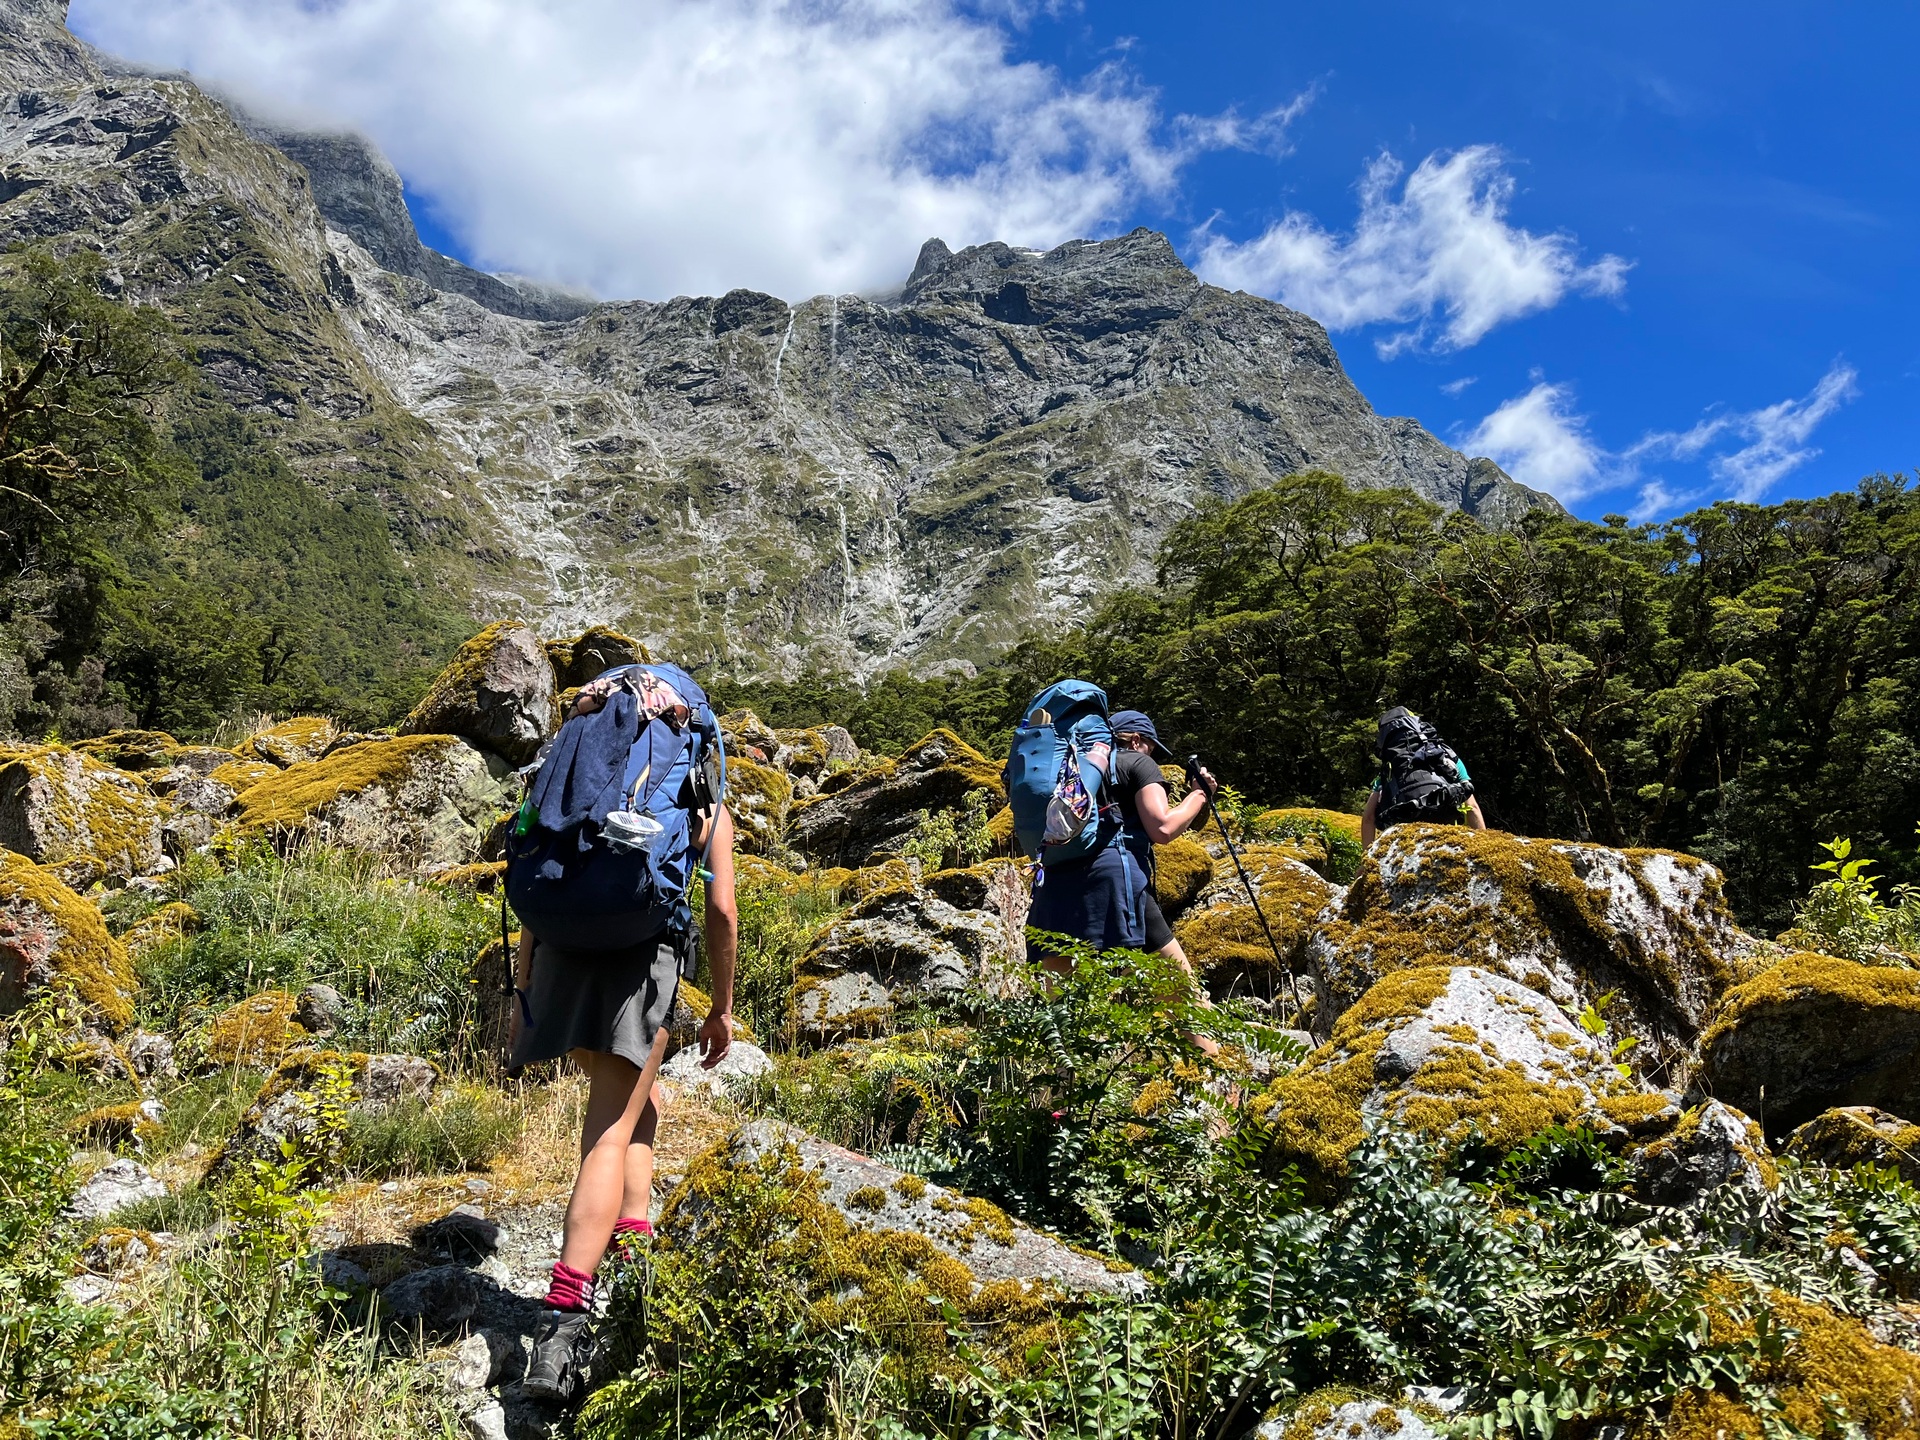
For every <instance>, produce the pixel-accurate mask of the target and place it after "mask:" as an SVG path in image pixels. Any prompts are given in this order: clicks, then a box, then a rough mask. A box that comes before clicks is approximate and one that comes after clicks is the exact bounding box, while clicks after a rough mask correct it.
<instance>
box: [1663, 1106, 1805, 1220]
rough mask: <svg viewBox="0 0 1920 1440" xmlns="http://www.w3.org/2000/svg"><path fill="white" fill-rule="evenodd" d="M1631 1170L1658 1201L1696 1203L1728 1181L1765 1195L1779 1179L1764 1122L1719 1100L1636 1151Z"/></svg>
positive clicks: (1682, 1120)
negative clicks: (1761, 1130) (1761, 1125)
mask: <svg viewBox="0 0 1920 1440" xmlns="http://www.w3.org/2000/svg"><path fill="white" fill-rule="evenodd" d="M1633 1169H1634V1173H1635V1177H1636V1180H1637V1183H1638V1188H1639V1190H1640V1192H1641V1194H1643V1195H1644V1196H1646V1198H1647V1199H1649V1200H1651V1201H1653V1202H1654V1204H1656V1205H1675V1206H1691V1205H1698V1204H1700V1203H1702V1202H1703V1201H1705V1200H1706V1199H1707V1198H1708V1197H1710V1196H1712V1195H1714V1194H1715V1193H1716V1192H1718V1191H1719V1190H1720V1189H1721V1188H1722V1187H1724V1186H1728V1185H1732V1186H1735V1187H1737V1188H1739V1189H1741V1190H1745V1191H1747V1192H1749V1193H1750V1194H1753V1195H1756V1196H1759V1195H1765V1194H1766V1193H1767V1192H1768V1191H1769V1190H1771V1189H1773V1187H1774V1186H1775V1185H1776V1184H1778V1183H1779V1179H1780V1175H1779V1171H1778V1170H1777V1169H1776V1168H1775V1166H1774V1163H1773V1156H1772V1155H1771V1154H1769V1153H1768V1150H1767V1141H1766V1137H1765V1136H1763V1135H1762V1134H1761V1133H1760V1127H1759V1126H1758V1125H1756V1124H1754V1123H1753V1121H1751V1120H1749V1119H1748V1118H1747V1117H1746V1116H1745V1115H1742V1114H1741V1113H1740V1112H1739V1111H1738V1110H1736V1109H1734V1108H1733V1107H1732V1106H1731V1105H1723V1104H1721V1103H1720V1102H1719V1101H1718V1100H1709V1101H1707V1102H1706V1103H1705V1104H1704V1105H1701V1106H1699V1107H1698V1108H1697V1109H1694V1110H1690V1111H1688V1112H1687V1113H1686V1114H1685V1115H1684V1116H1682V1117H1681V1120H1680V1123H1679V1124H1678V1125H1676V1126H1674V1128H1673V1129H1672V1131H1671V1132H1669V1133H1668V1134H1666V1135H1663V1136H1662V1137H1660V1138H1659V1139H1658V1140H1655V1141H1652V1142H1651V1143H1649V1144H1647V1145H1646V1146H1644V1147H1643V1148H1642V1149H1640V1150H1638V1151H1636V1152H1635V1154H1634V1157H1633Z"/></svg>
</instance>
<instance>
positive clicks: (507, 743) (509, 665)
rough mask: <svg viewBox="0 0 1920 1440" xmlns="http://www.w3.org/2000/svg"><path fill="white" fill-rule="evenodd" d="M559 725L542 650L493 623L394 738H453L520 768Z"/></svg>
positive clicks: (523, 634)
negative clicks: (432, 736) (399, 735)
mask: <svg viewBox="0 0 1920 1440" xmlns="http://www.w3.org/2000/svg"><path fill="white" fill-rule="evenodd" d="M558 725H559V716H558V714H557V713H556V712H555V708H554V674H553V662H552V660H550V659H549V658H548V657H547V648H546V646H545V645H543V644H542V643H541V641H540V637H539V636H538V635H536V634H534V633H533V631H531V630H529V629H527V628H526V627H525V626H524V625H506V624H499V625H489V626H488V627H487V628H486V629H485V630H482V631H481V632H480V633H479V634H478V635H476V636H474V637H473V639H471V640H469V641H467V643H466V644H465V645H462V646H461V647H460V653H459V654H458V655H456V656H454V659H453V663H452V664H451V665H449V666H448V667H447V668H446V669H445V670H443V671H441V672H440V676H439V678H438V679H436V680H435V681H434V682H433V686H432V688H431V689H429V690H428V691H427V693H426V697H425V698H424V699H422V700H421V702H420V703H419V704H418V705H416V706H414V707H413V710H412V711H411V712H410V713H409V714H408V716H407V718H406V719H405V720H403V721H401V722H400V732H399V733H400V734H402V735H458V736H459V737H460V738H461V739H463V740H466V741H468V742H469V743H471V744H473V745H476V746H478V747H479V748H480V749H482V750H486V751H490V752H492V753H493V754H495V755H499V756H502V757H504V758H505V759H506V760H507V761H509V762H510V763H512V764H514V765H524V764H526V763H527V761H529V760H531V759H532V758H533V757H534V755H535V753H536V752H537V751H538V750H539V749H540V745H541V742H542V741H544V740H545V739H546V738H547V737H548V736H549V735H551V734H553V732H554V730H555V729H556V728H558Z"/></svg>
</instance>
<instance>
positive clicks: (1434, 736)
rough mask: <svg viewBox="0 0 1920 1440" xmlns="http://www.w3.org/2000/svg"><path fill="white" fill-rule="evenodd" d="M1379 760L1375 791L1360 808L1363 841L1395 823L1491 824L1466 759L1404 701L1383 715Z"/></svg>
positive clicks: (1376, 742)
mask: <svg viewBox="0 0 1920 1440" xmlns="http://www.w3.org/2000/svg"><path fill="white" fill-rule="evenodd" d="M1373 753H1374V755H1375V757H1376V758H1378V760H1379V761H1380V773H1379V775H1378V776H1377V777H1376V778H1375V779H1374V782H1373V793H1372V794H1370V795H1368V796H1367V805H1366V809H1364V810H1362V811H1361V812H1360V844H1361V845H1362V846H1363V847H1365V846H1369V845H1372V844H1373V837H1374V836H1375V835H1376V834H1378V833H1379V832H1380V831H1382V830H1386V829H1388V828H1390V827H1392V826H1394V825H1406V824H1424V825H1467V826H1470V827H1471V828H1472V829H1475V830H1484V829H1486V828H1487V817H1486V815H1485V813H1484V812H1482V810H1481V809H1480V799H1479V797H1478V796H1477V795H1475V794H1474V793H1473V777H1472V776H1471V775H1469V774H1468V773H1467V762H1466V761H1464V760H1462V759H1461V758H1460V757H1459V755H1457V754H1456V753H1455V752H1454V749H1453V747H1452V746H1451V745H1449V744H1447V742H1446V741H1445V740H1442V739H1441V738H1440V733H1439V732H1438V731H1437V730H1435V729H1434V728H1433V726H1431V725H1429V724H1428V723H1427V722H1426V721H1425V720H1423V719H1421V718H1420V717H1419V716H1418V715H1416V714H1414V713H1413V711H1411V710H1409V709H1407V708H1406V706H1404V705H1396V706H1394V707H1393V709H1391V710H1389V711H1387V713H1386V714H1384V715H1382V716H1381V717H1380V721H1379V724H1378V726H1377V727H1376V734H1375V738H1374V742H1373Z"/></svg>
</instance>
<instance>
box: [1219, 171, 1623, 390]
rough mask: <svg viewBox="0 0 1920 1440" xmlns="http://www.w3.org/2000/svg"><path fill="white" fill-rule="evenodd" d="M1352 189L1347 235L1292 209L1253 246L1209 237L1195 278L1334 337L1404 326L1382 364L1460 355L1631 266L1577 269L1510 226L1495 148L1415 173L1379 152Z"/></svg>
mask: <svg viewBox="0 0 1920 1440" xmlns="http://www.w3.org/2000/svg"><path fill="white" fill-rule="evenodd" d="M1403 177H1404V184H1402V183H1401V182H1402V178H1403ZM1396 187H1398V194H1397V195H1396V193H1395V190H1396ZM1359 188H1360V217H1359V220H1358V221H1357V223H1356V224H1355V226H1354V228H1353V230H1352V231H1351V233H1349V234H1346V235H1337V234H1334V233H1332V232H1331V231H1328V230H1326V229H1324V228H1323V227H1322V226H1321V225H1320V223H1319V222H1318V221H1317V220H1315V219H1314V218H1313V217H1312V216H1310V215H1306V214H1302V213H1300V212H1298V211H1293V212H1289V213H1288V214H1287V215H1286V216H1285V217H1283V218H1282V219H1281V220H1279V221H1277V222H1276V223H1274V224H1273V225H1271V226H1269V227H1268V228H1267V230H1266V231H1265V232H1264V233H1263V234H1261V235H1258V236H1256V237H1255V238H1253V239H1251V240H1247V241H1244V242H1236V241H1233V240H1229V239H1227V238H1226V237H1224V236H1220V235H1209V236H1207V237H1206V238H1205V241H1204V243H1203V245H1202V249H1201V258H1200V264H1199V266H1198V267H1197V268H1198V269H1199V271H1200V273H1201V275H1203V276H1204V277H1205V278H1206V279H1208V280H1211V281H1213V282H1214V283H1215V284H1217V285H1225V286H1230V287H1233V288H1237V289H1243V290H1251V291H1253V292H1255V293H1257V294H1261V295H1269V296H1272V297H1273V298H1274V299H1276V300H1280V301H1283V302H1285V303H1286V304H1288V305H1291V306H1293V307H1294V308H1295V309H1297V310H1303V311H1305V312H1306V313H1307V314H1309V315H1311V316H1313V317H1314V318H1315V319H1317V320H1319V321H1320V322H1321V323H1322V324H1324V325H1326V326H1327V327H1328V328H1329V329H1333V330H1351V329H1355V328H1357V327H1359V326H1362V325H1375V324H1381V323H1391V324H1396V325H1402V326H1407V327H1410V328H1407V329H1403V330H1401V331H1399V332H1397V333H1396V334H1394V335H1392V336H1389V337H1387V338H1385V339H1383V340H1381V341H1379V342H1377V344H1378V348H1379V349H1380V352H1381V354H1382V355H1383V356H1392V355H1394V354H1397V353H1399V352H1401V351H1403V350H1406V349H1410V348H1413V347H1415V346H1420V345H1428V344H1430V345H1433V346H1435V347H1436V348H1441V349H1460V348H1463V347H1465V346H1468V345H1472V344H1474V343H1475V342H1476V341H1478V340H1479V339H1480V338H1481V337H1482V336H1484V335H1485V334H1486V333H1487V332H1488V331H1489V330H1492V329H1493V328H1494V327H1495V326H1497V325H1501V324H1504V323H1505V322H1507V321H1509V320H1515V319H1518V318H1519V317H1521V316H1523V315H1528V314H1531V313H1533V312H1534V311H1537V310H1544V309H1548V308H1550V307H1551V306H1554V305H1557V304H1559V303H1560V301H1561V300H1562V299H1564V298H1565V297H1566V296H1568V295H1572V294H1581V295H1601V296H1616V295H1619V294H1620V293H1621V292H1622V291H1623V290H1624V289H1625V288H1626V272H1627V269H1628V268H1629V267H1628V262H1627V261H1625V260H1623V259H1621V258H1620V257H1619V256H1617V255H1603V256H1601V257H1600V258H1599V259H1598V260H1596V261H1594V262H1593V263H1591V264H1583V263H1582V262H1581V260H1580V255H1579V247H1578V245H1577V243H1576V242H1575V240H1574V239H1573V237H1572V236H1570V235H1565V234H1561V233H1559V232H1555V233H1553V234H1547V235H1536V234H1534V233H1533V232H1532V231H1529V230H1523V229H1520V228H1519V227H1517V226H1514V225H1510V224H1509V223H1508V222H1507V218H1506V217H1507V210H1508V207H1509V206H1510V205H1511V203H1512V200H1513V193H1514V181H1513V177H1512V175H1511V174H1510V173H1509V172H1508V169H1507V166H1506V161H1505V157H1504V156H1503V155H1502V154H1501V152H1500V151H1499V150H1498V149H1497V148H1495V147H1493V146H1490V145H1475V146H1470V147H1468V148H1467V149H1465V150H1460V151H1456V152H1454V153H1453V154H1451V155H1448V154H1442V153H1436V154H1433V155H1429V156H1428V157H1427V158H1426V159H1425V160H1423V161H1421V162H1420V164H1419V166H1418V167H1416V168H1415V170H1414V171H1413V173H1412V174H1411V175H1408V174H1406V170H1405V167H1404V166H1403V165H1402V164H1401V162H1400V161H1399V160H1397V159H1395V158H1394V157H1393V156H1392V155H1390V154H1384V153H1383V154H1381V155H1380V156H1379V157H1378V158H1377V159H1375V160H1374V161H1373V162H1372V163H1371V164H1370V165H1369V166H1368V167H1367V170H1366V173H1365V175H1364V176H1362V178H1361V181H1360V187H1359Z"/></svg>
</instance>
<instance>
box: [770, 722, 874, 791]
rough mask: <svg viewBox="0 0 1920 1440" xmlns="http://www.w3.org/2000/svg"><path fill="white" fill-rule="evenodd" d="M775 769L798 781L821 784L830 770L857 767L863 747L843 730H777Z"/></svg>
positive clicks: (820, 727)
mask: <svg viewBox="0 0 1920 1440" xmlns="http://www.w3.org/2000/svg"><path fill="white" fill-rule="evenodd" d="M774 738H775V739H776V740H777V741H778V745H777V746H776V748H775V749H774V752H773V756H772V760H773V764H774V767H775V768H776V769H779V770H783V771H785V772H786V773H787V774H788V775H791V776H792V777H793V778H794V779H796V780H813V781H818V780H819V779H820V778H821V777H822V776H823V775H825V774H826V773H827V772H828V771H829V770H832V769H836V768H844V767H846V766H849V765H854V764H857V763H858V762H859V759H860V747H859V746H858V745H856V744H855V743H854V739H853V736H852V734H851V733H850V732H848V731H847V730H846V729H845V728H844V727H843V726H839V725H814V726H809V727H808V728H806V729H804V730H776V731H775V732H774Z"/></svg>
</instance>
